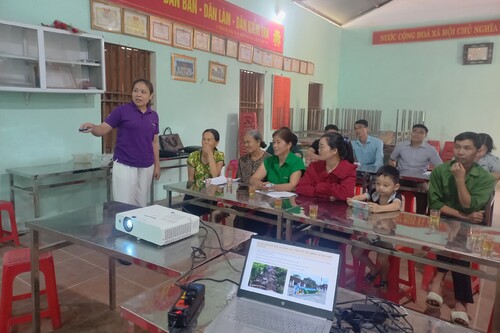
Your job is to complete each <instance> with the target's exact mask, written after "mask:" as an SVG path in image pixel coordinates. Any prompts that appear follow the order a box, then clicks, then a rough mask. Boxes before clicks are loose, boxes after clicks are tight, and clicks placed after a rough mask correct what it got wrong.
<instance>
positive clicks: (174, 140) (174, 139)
mask: <svg viewBox="0 0 500 333" xmlns="http://www.w3.org/2000/svg"><path fill="white" fill-rule="evenodd" d="M167 132H168V133H167ZM158 138H159V141H160V157H175V156H178V155H179V153H180V152H181V151H182V150H183V149H184V145H183V144H182V141H181V138H180V137H179V134H176V133H172V129H171V128H170V127H167V128H165V130H164V131H163V134H162V135H160V136H159V137H158Z"/></svg>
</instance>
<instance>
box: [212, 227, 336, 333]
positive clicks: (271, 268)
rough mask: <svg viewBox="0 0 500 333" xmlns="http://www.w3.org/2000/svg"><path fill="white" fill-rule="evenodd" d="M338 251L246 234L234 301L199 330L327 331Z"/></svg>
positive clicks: (333, 301)
mask: <svg viewBox="0 0 500 333" xmlns="http://www.w3.org/2000/svg"><path fill="white" fill-rule="evenodd" d="M339 269H340V253H339V252H338V251H336V250H333V249H327V248H319V247H310V246H308V245H305V244H301V243H291V242H287V241H284V240H277V239H271V238H266V237H262V236H252V238H251V240H250V247H249V250H248V255H247V258H246V260H245V266H244V268H243V271H242V274H241V280H240V286H239V288H238V294H237V297H236V298H235V299H233V300H232V301H231V303H230V304H229V305H228V306H227V307H226V308H225V309H224V310H223V311H222V312H221V313H219V315H218V316H217V317H216V318H215V320H214V321H212V323H211V324H210V325H209V326H208V327H207V329H206V330H205V332H210V333H220V332H224V333H230V332H245V333H253V332H273V333H277V332H284V333H293V332H301V333H304V332H315V333H316V332H318V333H320V332H324V333H327V332H329V331H330V329H331V326H332V321H333V318H334V312H333V308H334V306H335V297H336V293H337V282H338V275H339Z"/></svg>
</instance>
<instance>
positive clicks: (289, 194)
mask: <svg viewBox="0 0 500 333" xmlns="http://www.w3.org/2000/svg"><path fill="white" fill-rule="evenodd" d="M255 192H259V193H261V194H265V195H268V196H270V197H272V198H290V197H294V196H296V195H297V193H293V192H285V191H261V190H258V191H255Z"/></svg>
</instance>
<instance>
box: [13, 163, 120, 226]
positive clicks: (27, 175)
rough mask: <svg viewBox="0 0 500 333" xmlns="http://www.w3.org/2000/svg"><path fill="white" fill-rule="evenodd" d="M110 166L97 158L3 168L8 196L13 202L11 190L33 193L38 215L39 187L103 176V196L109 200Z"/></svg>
mask: <svg viewBox="0 0 500 333" xmlns="http://www.w3.org/2000/svg"><path fill="white" fill-rule="evenodd" d="M110 168H111V167H110V166H109V165H102V162H101V160H92V161H91V162H90V163H73V162H66V163H58V164H49V165H40V166H32V167H22V168H9V169H6V170H5V171H6V172H7V173H8V174H9V177H10V200H11V201H12V203H14V202H15V191H19V192H22V193H26V194H29V195H31V196H33V211H34V213H33V214H34V217H35V218H38V217H40V191H41V190H44V189H48V188H55V187H60V186H68V185H75V184H83V183H89V182H95V181H100V180H106V195H107V200H108V201H110V200H111V177H110Z"/></svg>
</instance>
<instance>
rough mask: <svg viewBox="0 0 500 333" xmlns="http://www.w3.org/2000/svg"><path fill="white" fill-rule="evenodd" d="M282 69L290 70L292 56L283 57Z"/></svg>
mask: <svg viewBox="0 0 500 333" xmlns="http://www.w3.org/2000/svg"><path fill="white" fill-rule="evenodd" d="M283 70H284V71H287V72H291V71H292V58H285V59H283Z"/></svg>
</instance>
